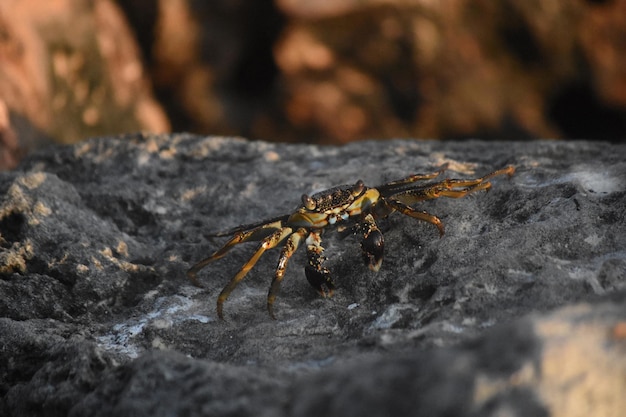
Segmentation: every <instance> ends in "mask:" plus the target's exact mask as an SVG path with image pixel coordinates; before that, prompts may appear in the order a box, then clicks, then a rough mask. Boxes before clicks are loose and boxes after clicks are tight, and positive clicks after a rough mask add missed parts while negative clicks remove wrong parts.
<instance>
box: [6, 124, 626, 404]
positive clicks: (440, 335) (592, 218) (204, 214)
mask: <svg viewBox="0 0 626 417" xmlns="http://www.w3.org/2000/svg"><path fill="white" fill-rule="evenodd" d="M625 156H626V146H624V145H616V144H613V145H612V144H606V143H597V142H595V143H594V142H584V141H577V142H557V141H537V142H483V141H478V140H473V141H463V142H436V141H419V140H392V141H384V142H378V141H368V142H362V143H354V144H349V145H346V146H342V147H322V146H315V145H287V144H275V143H266V142H251V141H246V140H243V139H239V138H224V137H200V136H192V135H163V136H153V135H139V134H138V135H128V136H125V137H117V138H100V139H93V140H90V141H88V142H85V143H82V144H78V145H74V146H67V147H53V148H50V149H47V150H44V151H41V152H39V153H37V154H35V155H32V156H30V157H29V158H28V159H27V160H26V161H24V162H23V163H22V165H21V166H20V167H19V168H18V169H17V170H15V171H12V172H6V173H2V174H0V193H1V194H2V200H1V202H0V246H1V251H0V329H1V330H0V334H1V335H2V337H1V339H0V414H1V415H7V416H18V415H46V416H56V415H59V416H61V415H72V416H82V415H89V416H94V415H95V416H124V415H129V416H130V415H133V416H136V415H151V416H161V415H163V416H165V415H173V414H176V415H190V416H194V415H207V414H208V415H255V416H259V415H261V416H270V415H271V416H309V415H310V416H313V415H316V416H318V415H329V416H334V415H336V416H353V415H354V416H362V415H366V414H368V415H373V414H383V413H387V414H389V415H416V416H443V415H458V416H474V415H481V416H482V415H494V416H495V415H502V414H503V413H508V414H509V415H546V416H547V415H554V416H577V415H580V416H583V415H585V416H587V415H591V414H594V415H607V416H619V415H620V413H621V412H622V410H624V409H626V403H625V402H624V401H625V399H624V396H623V395H622V393H623V392H625V391H626V380H624V375H626V359H625V358H626V356H625V355H624V353H626V307H625V306H626V252H625V251H624V248H625V247H626V230H625V229H626V226H625V219H624V216H625V214H624V213H625V212H626V210H625V206H626V191H625V190H626V188H625V187H624V184H625V183H626V158H625ZM445 162H447V163H449V166H450V170H449V171H448V172H447V173H446V174H445V176H449V177H454V178H468V177H477V176H481V175H483V174H486V173H488V172H491V171H493V170H495V169H498V168H501V167H504V166H506V165H508V164H512V165H514V166H515V167H516V173H515V175H514V176H513V177H512V178H510V179H509V178H506V176H503V177H496V178H494V179H493V180H492V183H493V188H492V189H491V190H490V191H489V192H488V193H484V192H480V193H475V194H472V195H471V196H467V197H465V198H462V199H447V198H441V199H437V200H433V201H429V202H427V203H422V204H420V205H419V208H420V210H427V211H428V212H430V213H432V214H435V215H437V216H439V217H440V218H441V219H442V221H443V223H444V224H445V227H446V234H445V235H444V236H443V237H442V238H439V236H438V232H437V229H436V228H435V227H433V226H432V225H430V224H428V223H424V222H419V221H416V220H414V219H411V218H409V217H406V216H402V215H400V214H397V213H396V214H393V215H392V216H390V217H389V218H388V219H386V220H382V221H381V222H380V227H381V230H382V231H383V233H384V235H385V245H386V246H385V251H386V256H385V260H384V262H383V265H382V268H381V270H380V271H379V272H378V273H374V272H371V271H369V269H368V268H367V267H366V266H364V265H363V262H362V259H361V254H360V249H359V240H358V239H357V238H355V237H346V238H343V239H342V238H340V237H339V236H338V234H337V233H335V232H333V231H329V232H328V233H325V234H324V241H323V242H324V246H325V248H326V251H325V255H326V256H327V257H328V261H327V265H328V267H329V269H330V270H331V271H332V273H333V276H334V278H335V281H336V284H337V289H336V292H335V296H334V297H333V298H330V299H322V298H320V297H319V295H318V294H317V293H316V292H315V291H314V290H313V289H312V288H311V287H310V286H309V285H308V283H307V281H306V279H305V278H304V272H303V266H304V264H305V262H306V256H305V254H304V253H302V252H297V253H296V254H295V255H294V256H293V258H292V259H291V261H290V264H289V267H288V268H287V273H286V277H285V280H284V282H283V286H282V289H281V292H280V294H279V296H278V298H277V301H276V304H275V309H276V315H277V320H272V319H271V318H270V317H269V316H268V314H267V312H266V309H265V303H266V297H267V291H268V288H269V284H270V282H271V279H272V276H273V270H274V268H275V266H276V260H277V256H278V251H277V250H273V251H271V252H269V253H267V254H266V255H264V256H263V257H262V258H261V260H260V261H259V262H258V264H257V266H256V267H255V268H254V269H253V270H252V271H251V272H250V273H249V275H248V276H247V277H246V279H245V280H243V281H242V282H241V284H240V285H239V286H238V287H237V288H236V289H235V290H234V291H233V292H232V294H231V296H230V297H229V299H228V300H227V301H226V303H225V305H224V312H225V320H223V321H222V320H219V319H218V318H217V316H216V312H215V302H216V298H217V294H218V293H219V291H220V290H221V289H222V287H223V286H224V285H225V284H226V283H227V282H228V280H229V279H230V278H231V277H232V276H233V275H234V274H235V272H236V271H237V269H238V268H240V267H241V265H243V264H244V263H245V262H246V260H247V259H248V258H249V256H250V255H251V252H252V249H253V247H254V244H250V245H248V244H246V245H240V247H236V248H235V249H233V250H232V251H231V252H230V253H229V254H228V255H227V256H226V257H224V258H223V259H220V260H218V261H216V262H214V263H213V264H211V265H209V266H208V267H207V268H206V269H203V270H202V271H201V272H200V273H199V274H198V276H199V280H200V282H202V283H203V284H204V288H198V287H195V286H193V285H191V283H190V282H189V281H188V279H187V278H186V276H185V271H186V270H187V269H188V268H189V267H190V266H191V265H192V264H194V263H195V262H197V261H199V260H200V259H202V258H203V257H206V256H207V255H208V254H209V253H210V252H211V251H213V250H215V249H216V248H218V247H219V246H220V245H221V244H223V243H224V242H225V240H226V238H217V237H214V236H212V232H215V231H220V230H226V229H229V228H232V227H234V226H237V225H239V224H245V223H252V222H256V221H258V220H261V219H266V218H272V217H275V216H277V215H280V214H284V213H288V212H290V211H291V210H293V209H294V208H295V207H296V206H297V205H298V204H299V203H300V198H299V196H300V195H301V194H302V193H309V194H310V193H312V192H315V191H319V190H322V189H326V188H329V187H331V186H334V185H338V184H346V183H353V182H355V181H356V180H358V179H362V180H363V181H364V182H365V184H367V185H377V184H381V183H384V182H386V181H389V180H393V179H398V178H402V177H404V176H407V175H409V174H411V173H415V172H432V171H434V170H436V168H437V167H438V166H440V165H441V164H443V163H445ZM251 246H252V247H251Z"/></svg>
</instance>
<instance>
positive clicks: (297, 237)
mask: <svg viewBox="0 0 626 417" xmlns="http://www.w3.org/2000/svg"><path fill="white" fill-rule="evenodd" d="M306 234H307V231H306V229H303V228H300V229H298V230H296V231H295V232H294V233H293V234H292V235H291V236H289V238H288V239H287V242H286V243H285V246H283V250H282V251H281V252H280V258H278V267H277V268H276V274H275V275H274V279H273V280H272V285H271V286H270V290H269V293H268V294H267V311H268V312H269V314H270V317H271V318H273V319H274V320H276V316H275V315H274V300H276V295H277V294H278V290H279V289H280V283H281V282H282V281H283V278H284V277H285V269H286V268H287V263H288V262H289V258H291V255H293V254H294V253H295V251H296V250H298V246H300V241H301V240H302V239H303V238H304V237H305V236H306Z"/></svg>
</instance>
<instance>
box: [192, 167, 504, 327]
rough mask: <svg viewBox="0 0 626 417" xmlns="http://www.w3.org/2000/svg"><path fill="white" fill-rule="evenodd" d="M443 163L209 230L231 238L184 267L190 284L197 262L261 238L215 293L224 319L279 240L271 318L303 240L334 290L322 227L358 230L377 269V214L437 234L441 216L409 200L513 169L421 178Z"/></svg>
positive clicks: (310, 272) (380, 250)
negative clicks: (232, 298) (398, 216)
mask: <svg viewBox="0 0 626 417" xmlns="http://www.w3.org/2000/svg"><path fill="white" fill-rule="evenodd" d="M447 168H448V165H447V164H444V165H442V166H441V167H440V168H439V169H438V170H437V171H435V172H432V173H430V174H414V175H410V176H408V177H406V178H402V179H399V180H396V181H391V182H388V183H385V184H382V185H379V186H376V187H368V186H366V185H365V184H364V183H363V181H361V180H358V181H357V182H356V183H354V184H350V185H339V186H337V187H333V188H329V189H327V190H324V191H321V192H318V193H316V194H313V195H307V194H303V195H302V198H301V204H300V205H299V206H298V207H297V208H296V209H295V211H293V212H292V213H288V214H284V215H281V216H278V217H274V218H271V219H267V220H262V221H259V222H257V223H252V224H245V225H240V226H237V227H235V228H232V229H230V230H226V231H223V232H217V233H212V234H209V235H208V236H210V237H224V236H231V238H230V239H229V240H228V241H227V242H226V243H225V244H224V245H223V246H222V247H221V248H220V249H219V250H217V251H216V252H215V253H213V254H212V255H211V256H209V257H208V258H205V259H203V260H201V261H200V262H198V263H197V264H195V265H194V266H192V267H191V268H190V269H189V270H188V271H187V276H188V277H189V279H190V280H191V282H192V283H193V284H195V285H196V286H199V287H202V285H201V284H200V282H199V281H198V278H197V273H198V272H199V271H200V270H201V269H202V268H204V267H206V266H207V265H208V264H210V263H211V262H213V261H216V260H218V259H220V258H222V257H223V256H224V255H226V254H227V253H228V252H229V251H230V250H231V249H232V248H233V247H235V246H236V245H239V244H240V243H245V242H253V241H258V242H260V244H259V245H258V247H257V249H256V250H255V252H254V253H253V255H252V257H251V258H250V259H249V260H248V261H247V262H246V263H245V264H244V265H243V266H242V267H241V269H239V271H238V272H237V273H236V274H235V276H234V277H233V278H232V279H231V280H230V281H229V282H228V284H226V286H225V287H224V288H223V289H222V291H221V292H220V294H219V296H218V298H217V315H218V317H219V318H220V319H222V320H223V319H224V311H223V308H224V302H225V301H226V299H227V298H228V297H229V295H230V294H231V292H232V291H233V290H234V289H235V287H237V285H238V284H239V283H240V282H241V280H242V279H243V278H244V277H245V276H246V274H247V273H248V272H249V271H250V269H252V267H253V266H254V265H255V264H256V263H257V261H258V260H259V258H261V256H262V255H263V254H264V253H265V252H266V251H268V250H270V249H272V248H275V247H276V246H278V245H280V244H281V243H283V242H284V244H283V246H282V250H281V252H280V256H279V258H278V265H277V267H276V272H275V274H274V279H273V280H272V283H271V285H270V288H269V292H268V295H267V311H268V313H269V315H270V317H271V318H272V319H276V316H275V313H274V301H275V299H276V296H277V294H278V292H279V289H280V284H281V282H282V280H283V278H284V276H285V269H286V268H287V263H288V262H289V259H290V258H291V256H292V255H293V254H294V252H296V250H297V249H298V247H299V246H300V245H301V243H302V242H303V241H304V243H305V244H306V251H307V257H308V261H307V265H306V266H305V268H304V270H305V275H306V278H307V280H308V282H309V284H310V285H311V286H312V287H313V288H315V289H316V290H317V292H318V293H319V294H320V295H321V296H322V297H330V296H332V295H333V292H334V290H335V284H334V281H333V279H332V277H331V274H330V271H329V270H328V268H326V267H325V266H324V262H325V261H326V257H325V256H324V248H323V247H322V244H321V241H322V232H323V231H324V230H325V229H328V228H334V229H336V230H337V231H338V232H339V233H340V234H341V235H347V234H357V235H360V236H361V237H362V240H361V251H362V257H363V260H364V262H365V264H366V265H367V266H368V267H369V269H370V270H372V271H378V270H379V269H380V267H381V264H382V261H383V255H384V238H383V234H382V233H381V231H380V229H379V228H378V225H377V221H378V220H379V219H382V218H385V217H387V216H389V215H390V214H391V213H393V212H399V213H402V214H404V215H406V216H409V217H412V218H414V219H417V220H422V221H425V222H428V223H431V224H433V225H434V226H435V227H437V229H438V231H439V236H440V237H442V236H443V235H444V227H443V224H442V222H441V220H440V219H439V218H438V217H437V216H434V215H432V214H429V213H427V212H425V211H420V210H417V209H415V208H413V207H412V206H411V205H412V204H415V203H418V202H421V201H425V200H432V199H435V198H439V197H451V198H460V197H464V196H466V195H468V194H470V193H473V192H476V191H480V190H485V191H487V190H489V189H490V188H491V182H489V180H490V179H491V178H493V177H496V176H499V175H508V176H509V177H510V176H512V175H513V173H514V172H515V168H514V167H513V166H511V165H509V166H507V167H505V168H502V169H499V170H497V171H494V172H491V173H490V174H487V175H485V176H483V177H481V178H475V179H450V178H446V179H444V180H442V181H438V182H428V183H422V182H421V181H427V180H432V179H434V178H437V177H438V176H440V175H441V174H442V173H443V172H444V171H445V170H446V169H447Z"/></svg>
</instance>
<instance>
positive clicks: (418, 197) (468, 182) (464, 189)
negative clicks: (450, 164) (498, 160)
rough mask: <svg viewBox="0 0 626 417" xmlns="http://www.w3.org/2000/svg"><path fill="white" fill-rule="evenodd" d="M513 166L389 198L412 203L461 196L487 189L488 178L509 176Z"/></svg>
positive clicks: (405, 191)
mask: <svg viewBox="0 0 626 417" xmlns="http://www.w3.org/2000/svg"><path fill="white" fill-rule="evenodd" d="M514 172H515V168H514V167H513V166H511V165H509V166H507V167H506V168H503V169H500V170H497V171H494V172H492V173H490V174H487V175H485V176H484V177H481V178H474V179H446V180H443V181H441V182H437V183H434V184H429V185H425V186H422V187H419V188H414V189H408V190H403V191H400V192H398V193H397V194H392V195H391V196H389V198H390V199H391V200H397V201H400V202H402V203H405V204H413V203H417V202H419V201H424V200H430V199H433V198H439V197H449V198H461V197H465V196H466V195H467V194H469V193H473V192H476V191H480V190H489V189H490V188H491V183H490V182H489V181H488V180H489V179H491V178H493V177H495V176H498V175H504V174H506V175H508V176H511V175H513V173H514Z"/></svg>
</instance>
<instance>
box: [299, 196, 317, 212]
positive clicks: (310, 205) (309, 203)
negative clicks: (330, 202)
mask: <svg viewBox="0 0 626 417" xmlns="http://www.w3.org/2000/svg"><path fill="white" fill-rule="evenodd" d="M302 204H303V205H304V207H305V208H306V209H307V210H315V200H313V199H312V198H311V197H310V196H308V195H306V194H302Z"/></svg>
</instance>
